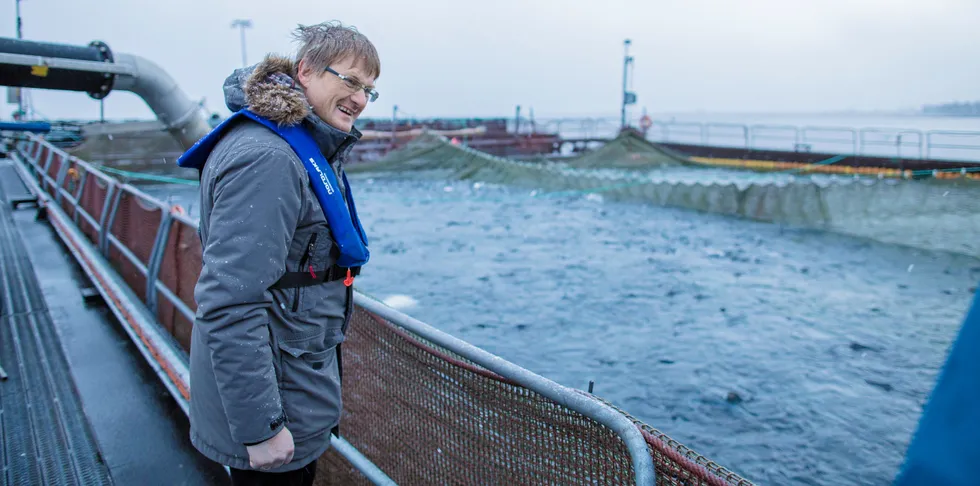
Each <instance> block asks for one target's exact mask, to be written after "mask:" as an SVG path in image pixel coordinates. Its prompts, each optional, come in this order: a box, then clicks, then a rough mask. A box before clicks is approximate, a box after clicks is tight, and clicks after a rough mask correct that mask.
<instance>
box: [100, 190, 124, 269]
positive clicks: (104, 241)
mask: <svg viewBox="0 0 980 486" xmlns="http://www.w3.org/2000/svg"><path fill="white" fill-rule="evenodd" d="M121 194H122V191H120V190H118V189H117V184H116V183H115V181H113V182H110V183H109V188H108V189H107V190H106V195H105V204H103V205H102V214H101V215H100V218H99V228H98V229H99V252H100V253H102V256H104V257H105V258H107V259H108V258H109V232H110V231H111V228H109V227H108V226H107V225H111V224H112V222H113V220H115V218H116V207H118V205H119V196H120V195H121ZM110 213H111V215H110Z"/></svg>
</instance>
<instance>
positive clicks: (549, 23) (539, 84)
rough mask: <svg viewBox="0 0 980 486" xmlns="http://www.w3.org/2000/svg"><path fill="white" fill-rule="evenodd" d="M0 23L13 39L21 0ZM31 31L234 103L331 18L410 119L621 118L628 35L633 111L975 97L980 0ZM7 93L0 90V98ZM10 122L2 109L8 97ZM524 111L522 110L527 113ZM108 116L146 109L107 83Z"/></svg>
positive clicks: (763, 1) (39, 18)
mask: <svg viewBox="0 0 980 486" xmlns="http://www.w3.org/2000/svg"><path fill="white" fill-rule="evenodd" d="M2 3H4V4H6V5H4V6H3V10H0V11H6V12H8V13H9V14H4V15H0V19H2V21H0V22H2V25H0V35H3V36H9V37H13V36H14V35H15V30H14V21H13V18H14V15H13V12H14V0H2ZM22 15H23V18H24V36H25V38H26V39H29V40H38V41H49V42H62V43H69V44H78V45H84V44H87V43H88V42H90V41H92V40H102V41H105V42H106V43H108V44H109V46H110V47H111V48H112V49H113V50H114V51H116V52H126V53H130V54H138V55H141V56H144V57H146V58H148V59H150V60H152V61H154V62H156V63H158V64H159V65H160V66H162V67H163V68H164V69H165V70H166V71H167V72H168V73H170V75H172V76H173V77H174V78H175V79H176V80H177V82H178V83H179V84H180V86H181V87H182V88H183V90H184V91H185V92H186V93H187V95H188V96H190V97H191V98H193V99H195V100H199V99H202V98H204V99H205V100H206V106H207V108H208V109H210V110H212V111H220V112H221V113H223V114H224V113H227V110H226V108H225V107H224V103H223V101H222V94H221V83H222V81H223V80H224V78H225V77H226V76H227V75H228V74H229V73H230V72H231V70H232V69H234V68H236V67H239V65H240V64H241V54H240V52H241V51H240V42H239V33H238V31H237V30H236V29H232V28H231V27H230V24H231V22H232V20H233V19H236V18H248V19H252V21H253V22H254V28H252V29H251V30H249V31H247V52H248V58H249V62H256V61H258V60H259V59H260V58H261V56H262V55H263V54H264V53H266V52H277V53H282V54H287V53H292V52H293V50H294V49H295V45H294V44H293V43H292V41H291V39H290V37H289V33H290V31H291V29H292V28H294V27H295V26H296V25H297V24H298V23H304V24H310V23H317V22H320V21H324V20H334V19H336V20H341V21H343V22H345V23H348V24H352V25H354V26H356V27H357V28H358V29H359V30H360V31H361V32H363V33H365V34H366V35H367V36H368V37H369V38H370V39H371V40H372V41H373V42H374V43H375V45H376V46H377V48H378V50H379V52H380V54H381V63H382V74H381V77H380V78H379V80H378V83H377V86H378V91H379V92H380V94H381V96H380V98H379V99H378V101H377V102H376V103H374V104H373V105H372V106H371V107H369V109H368V110H367V111H366V113H365V115H364V116H390V114H391V108H392V105H393V104H397V105H399V109H400V111H402V112H405V113H409V114H412V115H416V116H478V115H479V116H493V115H509V114H512V113H513V111H514V106H515V105H518V104H520V105H522V106H524V107H525V108H524V109H525V110H526V109H527V107H533V108H534V112H535V116H537V117H554V116H563V115H586V114H587V115H609V116H616V115H617V114H618V108H619V105H618V104H619V100H620V97H621V95H620V89H621V83H622V56H623V39H625V38H630V39H632V41H633V45H632V48H631V54H632V55H634V56H635V58H636V61H635V74H634V79H633V83H634V90H635V91H636V92H637V94H638V97H639V103H638V105H637V108H643V107H646V108H647V109H648V110H650V111H651V112H653V113H655V114H656V113H664V112H690V111H698V110H703V111H707V112H814V111H836V110H890V109H902V108H915V107H918V106H920V105H921V104H923V103H934V102H944V101H948V100H977V99H980V1H978V0H633V1H617V0H604V1H601V2H596V1H578V0H554V1H546V0H493V1H490V0H486V1H483V2H473V1H468V0H417V1H411V2H410V1H404V0H373V1H327V0H274V1H257V0H158V1H139V0H98V1H95V0H24V1H23V2H22ZM33 97H34V102H35V106H36V109H37V111H38V112H39V113H41V114H43V115H45V116H47V117H50V118H97V117H98V113H99V107H98V103H97V102H96V101H94V100H91V99H90V98H88V96H87V95H85V94H81V93H68V92H52V91H33ZM2 101H6V100H5V97H4V98H3V100H2ZM3 108H4V109H3V110H2V111H3V113H2V118H3V119H9V117H10V113H11V112H12V111H13V106H12V105H3ZM525 113H526V112H525ZM106 114H107V117H110V118H123V117H137V118H150V117H152V116H153V115H152V113H151V112H150V110H149V109H148V108H147V107H146V105H145V104H144V103H143V102H142V101H141V100H140V99H139V98H137V97H136V96H134V95H132V94H129V93H125V92H118V91H117V92H113V93H112V94H111V95H110V96H109V98H108V99H107V100H106Z"/></svg>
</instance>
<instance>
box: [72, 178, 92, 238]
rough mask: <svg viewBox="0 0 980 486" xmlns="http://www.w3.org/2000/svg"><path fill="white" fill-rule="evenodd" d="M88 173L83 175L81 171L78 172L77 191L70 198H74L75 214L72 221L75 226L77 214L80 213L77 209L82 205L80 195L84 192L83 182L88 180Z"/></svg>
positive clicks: (76, 224)
mask: <svg viewBox="0 0 980 486" xmlns="http://www.w3.org/2000/svg"><path fill="white" fill-rule="evenodd" d="M88 172H89V171H87V170H86V171H85V172H84V173H82V171H78V173H79V176H78V177H79V179H80V180H79V181H78V189H77V190H76V192H75V194H74V195H73V196H72V197H74V198H75V214H73V215H72V219H73V220H74V221H75V226H78V213H79V212H80V211H79V210H78V209H79V207H80V206H81V205H82V193H83V192H84V191H85V181H87V180H88Z"/></svg>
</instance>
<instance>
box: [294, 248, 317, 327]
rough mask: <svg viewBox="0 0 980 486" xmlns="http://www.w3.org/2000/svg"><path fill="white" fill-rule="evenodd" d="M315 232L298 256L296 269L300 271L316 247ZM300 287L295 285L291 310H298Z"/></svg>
mask: <svg viewBox="0 0 980 486" xmlns="http://www.w3.org/2000/svg"><path fill="white" fill-rule="evenodd" d="M317 234H318V233H313V234H312V235H310V240H309V242H307V243H306V253H304V254H303V258H300V259H299V268H298V269H297V270H298V271H300V272H302V271H304V270H305V268H303V267H304V265H306V261H307V260H309V258H310V257H311V256H312V255H313V249H314V248H316V236H317ZM311 268H312V265H311ZM301 288H302V287H296V292H295V296H294V297H293V312H296V311H298V310H299V290H300V289H301Z"/></svg>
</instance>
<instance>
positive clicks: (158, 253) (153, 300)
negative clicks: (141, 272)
mask: <svg viewBox="0 0 980 486" xmlns="http://www.w3.org/2000/svg"><path fill="white" fill-rule="evenodd" d="M170 210H171V208H170V207H165V208H162V209H161V211H163V217H162V218H160V226H159V228H157V236H156V239H155V240H154V241H153V249H152V250H150V261H149V262H148V263H147V264H146V307H147V308H149V309H150V312H152V313H153V315H154V316H156V315H157V277H158V276H159V275H160V266H161V265H162V264H163V256H164V254H165V253H166V251H167V240H169V239H170V227H171V226H172V224H171V223H172V221H173V216H172V215H171V213H170Z"/></svg>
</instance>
